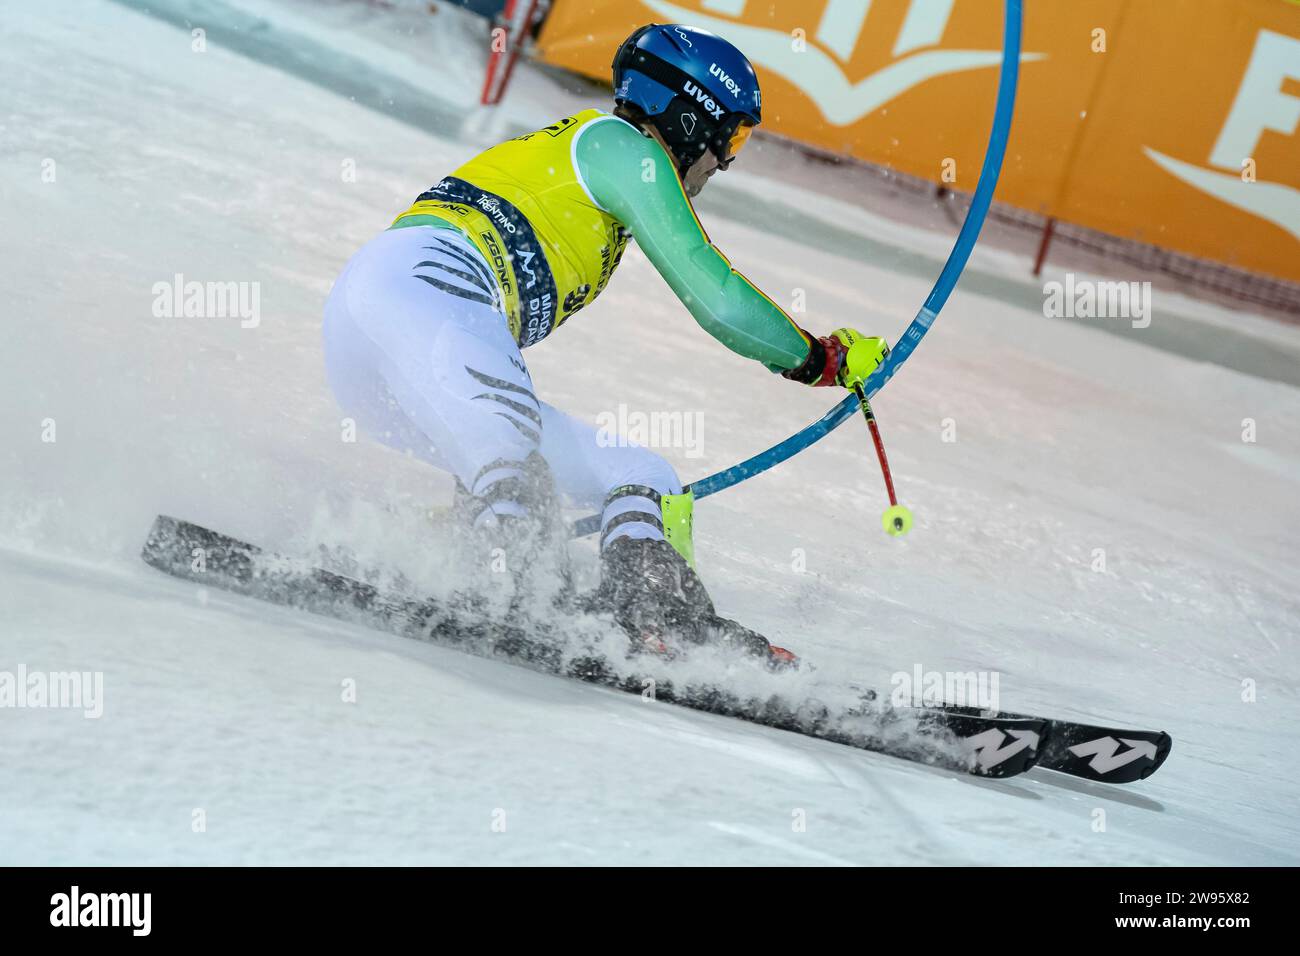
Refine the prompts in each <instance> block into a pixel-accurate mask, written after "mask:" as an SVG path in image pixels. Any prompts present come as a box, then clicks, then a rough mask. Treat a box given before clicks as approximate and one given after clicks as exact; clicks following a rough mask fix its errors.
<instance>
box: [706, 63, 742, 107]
mask: <svg viewBox="0 0 1300 956" xmlns="http://www.w3.org/2000/svg"><path fill="white" fill-rule="evenodd" d="M709 73H710V74H711V75H712V76H716V77H717V78H718V79H720V80H721V81H722V85H723V86H725V87H726V88H727V89H728V90H730V91H731V95H732V96H734V97H735V98H736V99H740V84H739V83H737V82H736V81H735V80H733V79H732V78H731V77H730V76H728V75H727V73H726V71H724V70H723V69H722V67H720V66H718V64H716V63H711V64H709Z"/></svg>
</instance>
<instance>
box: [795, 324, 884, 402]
mask: <svg viewBox="0 0 1300 956" xmlns="http://www.w3.org/2000/svg"><path fill="white" fill-rule="evenodd" d="M804 334H805V335H807V336H808V339H809V342H810V343H811V347H810V349H809V352H808V357H807V358H806V359H804V361H803V364H802V365H800V366H799V367H798V368H792V369H788V370H786V371H784V372H782V373H781V374H782V375H783V376H785V377H786V378H788V379H790V380H792V381H795V382H802V383H803V384H805V385H813V386H818V385H843V386H844V387H845V388H853V387H854V386H856V385H860V384H861V383H862V382H863V381H865V380H866V378H867V376H868V375H870V374H871V373H872V372H874V371H875V370H876V369H877V368H879V367H880V363H881V362H883V361H884V360H885V358H886V357H887V356H888V355H889V345H888V344H886V342H885V340H884V339H882V338H880V337H879V336H876V335H863V334H862V333H861V332H859V331H857V330H856V329H849V328H844V329H836V330H835V331H834V332H832V333H831V334H830V335H827V336H823V337H821V338H814V337H813V336H812V335H810V334H809V333H807V332H805V333H804Z"/></svg>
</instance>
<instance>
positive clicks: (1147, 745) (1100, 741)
mask: <svg viewBox="0 0 1300 956" xmlns="http://www.w3.org/2000/svg"><path fill="white" fill-rule="evenodd" d="M1121 746H1125V747H1127V748H1128V749H1127V750H1124V751H1121V750H1120V747H1121ZM1070 753H1072V754H1074V755H1075V756H1076V757H1080V758H1082V757H1091V758H1092V760H1090V761H1088V766H1089V767H1090V768H1091V769H1092V770H1093V771H1094V772H1095V773H1097V774H1100V775H1103V776H1104V775H1105V774H1108V773H1110V772H1111V771H1114V770H1118V769H1119V768H1120V767H1127V766H1128V765H1129V764H1131V763H1132V762H1133V761H1134V760H1139V759H1142V760H1150V761H1154V760H1155V759H1156V754H1157V753H1158V750H1157V748H1156V745H1155V744H1153V743H1152V742H1151V741H1149V740H1129V739H1128V738H1125V737H1121V738H1120V739H1119V740H1116V739H1115V738H1114V737H1099V738H1097V739H1096V740H1089V741H1086V742H1085V743H1081V744H1075V745H1074V746H1073V747H1071V748H1070Z"/></svg>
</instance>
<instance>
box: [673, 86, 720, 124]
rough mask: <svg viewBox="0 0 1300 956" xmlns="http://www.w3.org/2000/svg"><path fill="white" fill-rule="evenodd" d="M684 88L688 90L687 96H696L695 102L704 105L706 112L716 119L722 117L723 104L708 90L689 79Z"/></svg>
mask: <svg viewBox="0 0 1300 956" xmlns="http://www.w3.org/2000/svg"><path fill="white" fill-rule="evenodd" d="M682 89H683V90H685V91H686V95H687V96H693V97H695V102H697V103H699V104H700V105H701V106H703V107H704V110H705V112H707V113H708V114H709V115H711V116H712V117H713V118H714V119H716V120H720V119H722V112H723V110H722V105H721V104H720V103H718V101H717V100H715V99H714V98H713V97H712V96H710V95H709V94H708V92H707V91H705V90H702V89H700V88H699V87H698V86H696V85H695V83H694V82H693V81H691V80H687V81H686V85H685V86H683V87H682Z"/></svg>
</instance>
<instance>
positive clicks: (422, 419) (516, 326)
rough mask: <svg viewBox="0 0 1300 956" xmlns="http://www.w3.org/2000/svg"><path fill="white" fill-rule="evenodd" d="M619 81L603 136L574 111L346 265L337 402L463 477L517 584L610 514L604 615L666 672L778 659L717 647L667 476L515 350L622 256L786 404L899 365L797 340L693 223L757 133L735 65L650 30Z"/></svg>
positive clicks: (365, 424) (843, 347) (489, 160)
mask: <svg viewBox="0 0 1300 956" xmlns="http://www.w3.org/2000/svg"><path fill="white" fill-rule="evenodd" d="M613 73H614V76H613V80H614V103H615V107H614V111H613V113H612V114H611V113H607V112H603V111H601V110H597V109H588V110H583V111H582V112H580V113H577V114H575V115H573V116H568V117H565V118H564V119H561V120H559V121H558V122H556V123H553V124H552V125H550V126H547V127H546V128H545V129H541V130H538V131H537V132H534V133H528V134H526V135H523V136H519V137H517V138H515V139H512V140H509V141H508V142H505V143H502V144H500V145H498V146H494V147H492V148H491V149H488V150H487V151H486V152H483V153H481V154H480V155H478V156H476V157H474V158H473V159H471V160H469V161H468V162H467V163H465V164H464V165H463V166H461V167H460V168H459V169H457V170H456V171H455V172H454V173H453V174H452V175H450V176H447V177H445V178H444V179H443V180H442V181H441V182H439V183H438V184H437V185H436V186H434V187H433V188H431V189H430V190H428V191H427V192H425V193H423V194H422V195H421V196H420V197H419V198H418V199H417V200H416V201H415V203H414V204H413V205H412V206H411V207H410V208H409V209H407V210H406V211H405V212H403V213H401V215H399V216H398V217H397V219H396V221H394V222H393V224H392V226H391V227H390V228H389V229H388V230H387V231H386V232H383V233H381V234H380V235H379V236H378V237H377V238H375V239H374V240H372V241H370V242H369V243H367V244H366V245H365V246H364V247H362V248H361V250H360V251H358V252H357V253H356V254H355V255H354V256H353V257H352V259H351V260H350V261H349V262H348V263H347V265H346V267H345V268H344V270H343V272H342V273H341V274H340V276H339V277H338V279H337V281H336V282H335V284H334V287H333V290H332V291H331V293H330V296H329V299H328V301H327V302H326V305H325V322H324V332H323V334H324V346H325V357H326V365H327V370H328V375H329V382H330V386H331V389H332V390H333V392H334V395H335V397H336V399H337V401H338V403H339V404H340V406H341V407H342V408H343V409H344V410H345V411H346V412H347V414H348V415H350V416H352V417H353V418H355V419H356V421H357V423H358V424H359V425H360V426H361V428H362V429H363V430H364V431H366V432H367V433H368V434H370V435H371V436H373V437H375V438H377V439H378V440H380V441H382V442H384V443H386V444H388V445H390V446H392V447H395V448H398V449H401V450H404V451H409V452H410V453H412V454H414V455H415V456H417V457H419V458H421V459H423V460H425V461H427V462H429V463H430V464H433V465H435V466H437V467H439V468H441V469H444V470H446V471H450V472H451V473H452V474H453V475H454V476H455V477H456V479H457V499H458V502H459V503H460V505H461V507H462V508H463V510H464V511H465V515H466V520H467V521H468V522H470V523H471V524H472V525H473V526H474V527H475V528H479V529H486V533H488V534H494V535H497V536H498V540H500V541H501V542H503V543H504V544H505V546H507V548H508V549H511V550H513V551H514V553H515V555H516V563H518V564H521V565H525V566H526V565H531V564H533V563H534V562H535V561H536V560H537V558H538V556H539V555H540V554H541V553H542V552H543V551H545V550H547V549H552V548H558V547H560V546H562V535H561V534H559V533H558V531H557V515H558V507H557V495H563V496H564V497H565V498H567V499H569V500H570V501H571V502H572V503H573V504H575V505H590V506H592V507H599V508H602V509H603V512H602V521H601V533H600V548H601V585H600V587H599V589H598V590H597V592H596V595H595V598H594V604H595V605H596V606H601V607H605V608H608V609H609V610H611V611H612V612H613V613H614V616H615V618H616V619H617V620H618V621H619V623H620V624H622V625H623V626H624V627H625V628H626V629H627V630H628V632H629V634H631V635H632V636H633V637H634V638H635V639H638V640H643V641H645V642H646V643H647V644H649V645H650V646H652V647H654V648H655V649H660V650H662V649H664V648H665V647H671V646H672V645H673V644H674V643H675V641H677V640H678V639H681V640H686V641H703V640H708V639H714V638H718V637H719V635H721V638H720V639H721V640H723V641H730V642H732V643H736V644H740V645H742V646H745V647H746V648H747V649H748V650H751V651H754V652H755V653H758V654H761V655H774V656H775V659H778V660H780V659H786V658H789V657H790V656H791V655H789V653H788V652H785V651H782V650H781V649H779V648H776V649H773V648H771V647H770V646H769V645H768V642H767V641H766V640H764V639H762V638H761V637H759V636H758V635H756V634H754V633H753V632H752V631H747V630H746V629H743V628H736V627H732V628H718V627H717V624H718V623H719V622H720V619H718V618H717V616H716V614H715V612H714V608H713V604H712V602H711V600H710V599H709V597H708V594H707V592H706V591H705V589H704V587H703V585H702V584H701V583H700V580H699V578H698V576H697V575H696V574H695V571H694V563H695V562H694V552H693V546H692V541H691V507H692V496H691V493H690V492H689V491H687V492H685V493H683V490H682V484H681V481H680V480H679V479H678V477H677V475H676V473H675V472H674V470H673V468H672V467H671V466H670V465H669V464H668V463H667V462H666V461H665V460H664V459H663V458H662V457H660V456H659V455H657V454H655V453H653V452H651V451H649V450H648V449H645V448H640V447H635V446H628V445H626V444H623V443H619V444H617V445H611V444H610V443H609V442H603V443H602V442H601V441H599V440H598V433H597V431H596V429H594V428H593V427H591V426H589V425H587V424H585V423H583V422H580V421H578V420H576V419H574V418H571V417H570V416H568V415H566V414H565V413H564V412H562V411H559V410H558V409H556V408H554V407H552V406H550V405H548V404H546V403H545V402H543V401H541V400H539V399H538V397H537V395H536V394H535V392H534V389H533V384H532V380H531V378H530V376H529V373H528V367H527V365H526V364H525V363H524V359H523V356H522V354H521V350H522V349H525V348H527V347H528V346H530V345H534V344H536V343H537V342H540V341H541V340H542V339H544V338H546V337H547V336H548V335H550V334H551V333H552V332H554V331H555V329H557V328H558V327H559V326H560V325H562V324H564V323H565V322H567V321H568V320H569V319H570V318H571V317H572V316H573V315H574V313H576V312H578V311H579V310H580V309H582V308H585V307H586V306H588V305H590V304H591V302H592V300H594V299H595V298H596V296H598V295H599V294H600V292H601V290H603V289H604V288H605V286H606V284H607V283H608V282H609V280H610V277H611V276H612V275H613V273H614V270H615V269H616V268H617V266H618V264H619V261H620V259H621V258H622V256H623V252H624V249H625V247H626V245H627V242H628V240H629V238H632V239H635V240H636V241H637V243H638V244H639V245H640V247H641V249H642V250H643V251H644V253H645V255H646V257H647V258H648V259H649V260H650V262H651V263H652V264H653V265H654V266H655V268H656V269H657V270H658V271H659V273H660V274H661V275H662V276H663V277H664V279H665V280H666V281H667V283H668V285H669V287H670V288H671V289H672V291H673V292H674V293H676V295H677V297H678V298H679V299H680V300H681V301H682V303H683V304H684V305H685V306H686V308H687V310H688V311H689V312H690V313H691V315H692V316H693V317H694V318H695V320H696V321H697V322H698V323H699V325H700V326H701V327H702V328H703V329H704V330H705V331H706V332H708V333H709V334H710V335H711V336H713V337H714V338H715V339H717V340H718V341H719V342H721V343H722V344H723V345H725V346H726V347H727V348H729V349H731V350H732V351H733V352H736V353H738V354H740V355H742V356H744V357H745V358H749V359H753V360H754V361H757V362H761V363H763V364H764V365H765V366H766V367H767V368H768V369H769V370H771V371H773V372H779V373H780V374H781V375H782V376H784V377H785V378H787V379H790V380H792V381H794V382H799V383H803V384H805V385H815V386H821V385H832V384H839V385H847V386H851V385H852V383H853V382H854V381H859V380H861V379H863V378H865V377H866V376H867V375H869V374H870V373H871V372H872V371H873V370H874V369H875V368H876V366H877V365H878V364H879V363H880V362H881V361H883V359H884V357H885V355H887V354H888V348H887V346H886V344H885V342H884V340H883V339H880V338H875V337H867V336H863V335H861V334H860V333H858V332H855V331H854V330H852V329H838V330H836V331H835V332H833V333H831V334H830V335H828V336H824V337H817V336H814V335H812V334H810V333H809V332H806V331H804V330H803V329H802V328H800V327H799V325H798V324H797V323H796V322H795V321H794V320H793V319H792V318H791V317H790V316H789V315H788V314H786V313H785V312H784V311H783V310H782V309H781V308H780V307H779V306H778V305H777V304H776V303H775V302H773V301H772V300H771V299H770V298H768V297H767V296H766V295H764V294H763V293H762V292H760V291H759V290H758V289H757V288H756V287H755V286H754V285H753V284H751V283H750V282H749V280H747V279H746V278H745V277H744V276H743V275H741V274H740V273H739V272H737V271H736V270H735V269H733V268H732V267H731V263H730V262H729V261H728V259H727V258H726V257H725V256H724V255H723V254H722V252H721V251H719V250H718V248H717V247H716V246H714V245H713V244H712V242H710V240H709V237H708V235H707V234H706V233H705V231H704V228H703V227H702V226H701V225H700V222H699V220H698V218H696V215H695V210H694V208H693V207H692V205H691V201H690V200H691V197H694V196H695V195H697V194H698V193H699V191H700V189H701V188H702V187H703V186H704V184H705V182H707V180H708V179H709V177H711V176H712V175H713V174H714V173H715V172H717V171H718V170H720V169H722V170H725V169H727V168H728V167H729V166H730V165H731V163H732V162H733V161H734V160H735V158H736V156H737V155H738V154H739V153H740V151H741V149H742V148H743V147H744V145H745V142H746V140H748V138H749V135H750V133H751V131H752V130H753V128H754V127H755V126H757V125H758V123H759V122H760V120H761V111H760V97H759V88H758V80H757V78H756V77H755V75H754V69H753V67H752V66H751V65H750V63H749V61H748V60H747V59H746V58H745V56H744V55H743V54H742V53H741V52H740V51H739V50H737V49H736V48H735V47H734V46H732V45H731V44H730V43H728V42H727V41H725V40H723V39H722V38H721V37H718V36H716V35H714V34H712V33H709V32H708V31H705V30H700V29H696V28H693V27H689V26H683V25H676V24H670V25H654V24H651V25H648V26H645V27H642V28H640V29H638V30H637V31H635V32H634V33H633V34H632V35H631V36H630V37H628V39H627V40H626V41H625V42H624V43H623V44H622V45H621V46H620V47H619V49H618V51H617V53H616V55H615V57H614V62H613ZM586 327H587V328H594V325H590V324H589V325H587V326H586ZM574 373H575V374H581V369H574ZM723 623H729V622H723Z"/></svg>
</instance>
